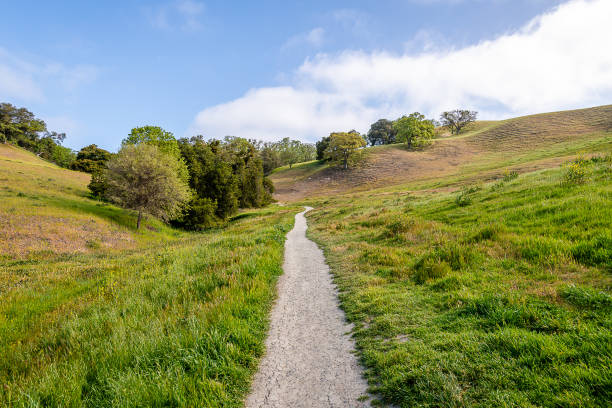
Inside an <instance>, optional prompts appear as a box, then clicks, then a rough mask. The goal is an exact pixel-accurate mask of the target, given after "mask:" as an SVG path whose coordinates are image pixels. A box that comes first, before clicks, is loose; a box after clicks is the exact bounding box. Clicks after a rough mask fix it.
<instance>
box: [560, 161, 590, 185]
mask: <svg viewBox="0 0 612 408" xmlns="http://www.w3.org/2000/svg"><path fill="white" fill-rule="evenodd" d="M587 163H588V162H587V161H586V160H584V159H583V158H582V157H578V158H577V159H576V160H574V161H571V162H569V163H565V164H564V165H563V167H564V168H565V173H564V174H563V183H564V184H566V185H572V184H582V183H584V182H585V181H586V176H587Z"/></svg>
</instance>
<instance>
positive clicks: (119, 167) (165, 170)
mask: <svg viewBox="0 0 612 408" xmlns="http://www.w3.org/2000/svg"><path fill="white" fill-rule="evenodd" d="M104 174H105V178H106V182H107V186H108V187H107V192H106V194H107V196H108V198H109V199H110V200H111V201H113V202H114V203H117V204H119V205H121V206H122V207H124V208H129V209H133V210H136V211H138V222H137V228H139V227H140V219H141V214H142V213H143V212H144V213H147V214H151V215H154V216H156V217H159V218H161V219H163V220H169V219H172V218H173V217H176V216H178V215H179V214H180V212H181V210H182V208H183V204H184V203H185V202H186V201H187V200H189V198H190V192H189V187H188V186H187V184H186V183H185V182H184V181H183V180H182V179H181V178H180V176H179V161H178V160H177V159H176V158H175V157H173V156H171V155H169V154H167V153H164V152H162V151H160V150H159V149H158V148H157V147H156V146H154V145H150V144H137V145H132V144H126V145H124V146H123V147H122V148H121V150H120V151H119V153H117V155H116V156H115V157H113V158H112V159H110V160H109V161H108V163H107V169H106V170H105V172H104Z"/></svg>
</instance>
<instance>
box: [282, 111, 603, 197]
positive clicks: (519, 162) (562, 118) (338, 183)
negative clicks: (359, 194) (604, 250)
mask: <svg viewBox="0 0 612 408" xmlns="http://www.w3.org/2000/svg"><path fill="white" fill-rule="evenodd" d="M611 136H612V105H604V106H598V107H594V108H586V109H577V110H569V111H561V112H550V113H540V114H535V115H528V116H522V117H517V118H511V119H506V120H501V121H495V122H493V121H485V122H476V123H475V124H473V125H472V126H471V127H470V128H468V131H467V132H465V133H463V134H460V135H458V136H451V137H440V138H438V139H435V141H434V143H433V144H432V145H431V146H429V147H427V148H426V149H425V150H424V151H409V150H407V149H406V148H405V147H404V146H403V145H399V144H396V145H385V146H375V147H369V148H367V149H365V150H364V152H365V153H366V155H367V157H366V159H365V160H364V161H363V163H362V164H361V165H359V166H357V167H355V168H353V169H349V170H348V171H342V170H339V169H337V168H333V167H329V166H328V165H326V164H324V163H322V162H319V163H318V164H309V165H308V166H307V171H304V168H303V167H300V166H295V167H294V168H293V169H283V170H280V171H277V172H275V173H273V174H272V175H271V176H270V178H271V179H272V181H273V182H274V184H275V187H276V199H278V200H280V201H297V200H300V199H303V198H305V197H307V196H309V197H312V196H323V195H329V194H341V193H345V192H351V191H363V190H369V189H380V188H390V187H393V186H399V185H405V184H415V183H417V184H419V185H421V186H426V185H428V181H429V180H435V179H436V178H439V177H442V176H444V177H448V176H453V175H456V176H457V179H460V178H465V177H467V178H469V177H470V174H471V175H475V174H479V177H481V176H485V177H488V178H491V179H494V178H495V177H498V176H499V175H500V174H501V173H503V172H504V171H508V170H512V171H518V172H525V171H533V170H537V169H541V168H549V167H555V166H558V165H559V164H560V163H562V162H563V161H565V160H567V158H569V157H571V156H572V155H576V154H578V153H589V152H592V151H600V150H609V149H610V146H611V143H612V140H611ZM457 181H459V180H457ZM429 187H430V188H435V187H439V186H438V185H437V184H436V183H433V184H432V185H430V186H429Z"/></svg>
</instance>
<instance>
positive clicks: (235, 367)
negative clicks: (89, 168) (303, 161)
mask: <svg viewBox="0 0 612 408" xmlns="http://www.w3.org/2000/svg"><path fill="white" fill-rule="evenodd" d="M88 182H89V175H88V174H84V173H79V172H73V171H68V170H64V169H60V168H58V167H57V166H55V165H53V164H50V163H47V162H44V161H42V160H40V159H39V158H37V157H36V156H34V155H33V154H31V153H29V152H26V151H23V150H22V149H18V148H15V147H13V146H9V145H0V227H1V228H0V254H1V255H0V299H1V300H2V301H1V302H0V406H1V407H35V406H40V407H43V406H44V407H82V406H90V407H125V406H142V407H150V406H172V407H192V406H206V407H240V406H242V405H243V404H242V401H243V399H244V398H245V396H246V393H247V391H248V388H249V384H250V379H251V376H252V374H253V373H254V371H255V370H256V367H257V361H258V358H259V357H260V356H261V355H262V353H263V348H264V338H265V335H266V331H267V325H268V313H269V310H270V307H271V302H272V300H273V298H274V295H275V283H276V279H277V277H278V276H279V275H280V273H281V271H282V266H281V262H282V255H283V242H284V239H285V234H286V232H287V231H288V230H289V229H290V228H291V226H292V223H293V215H294V214H295V213H296V212H297V210H298V209H297V208H295V207H277V206H273V207H270V208H266V209H258V210H251V211H246V212H243V213H241V214H239V215H237V216H235V217H234V218H233V219H232V220H231V221H230V222H229V223H228V225H227V226H226V227H225V228H220V229H216V230H211V231H208V232H205V233H198V234H196V233H186V232H182V231H178V230H174V229H172V228H170V227H168V226H167V225H165V224H163V223H161V222H159V221H158V220H155V219H153V218H148V219H147V220H146V222H145V224H144V227H143V228H141V230H140V231H136V230H135V220H136V217H135V215H134V214H133V212H131V211H126V210H123V209H121V208H118V207H115V206H113V205H110V204H105V203H101V202H98V201H95V200H92V199H90V198H88V196H87V188H86V186H87V183H88Z"/></svg>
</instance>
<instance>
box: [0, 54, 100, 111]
mask: <svg viewBox="0 0 612 408" xmlns="http://www.w3.org/2000/svg"><path fill="white" fill-rule="evenodd" d="M99 73H100V69H99V68H98V67H96V66H94V65H87V64H79V65H75V66H66V65H65V64H61V63H58V62H53V61H50V62H49V61H42V62H41V61H36V62H31V61H27V60H25V59H23V58H21V57H18V56H16V55H14V54H12V53H9V52H8V51H7V50H4V49H2V48H0V96H2V97H5V98H12V99H18V100H21V101H24V102H43V101H44V100H45V92H44V89H43V86H42V85H41V84H46V83H53V84H59V85H60V87H61V88H62V91H64V93H65V94H70V93H73V92H74V91H76V90H77V89H78V88H79V87H80V86H82V85H84V84H87V83H90V82H93V81H95V79H96V78H97V77H98V75H99Z"/></svg>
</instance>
